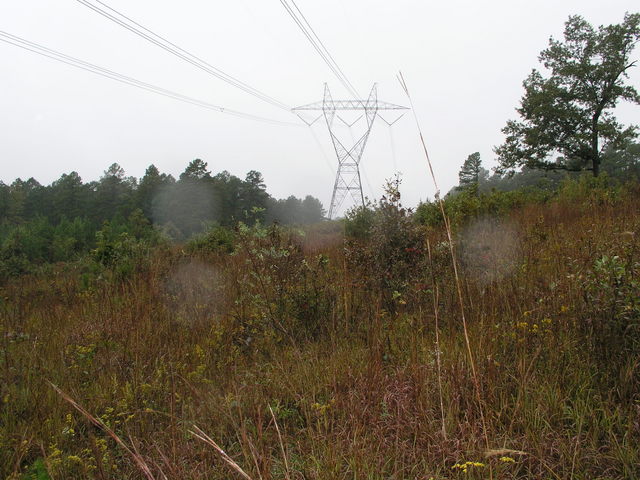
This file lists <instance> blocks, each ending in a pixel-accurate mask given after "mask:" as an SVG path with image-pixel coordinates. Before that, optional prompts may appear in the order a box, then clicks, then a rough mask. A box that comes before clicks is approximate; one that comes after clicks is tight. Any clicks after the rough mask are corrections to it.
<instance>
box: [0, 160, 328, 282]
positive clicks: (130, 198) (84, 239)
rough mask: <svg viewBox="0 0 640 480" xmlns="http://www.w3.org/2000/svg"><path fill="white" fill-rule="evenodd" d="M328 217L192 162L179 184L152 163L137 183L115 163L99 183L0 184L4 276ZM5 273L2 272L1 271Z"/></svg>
mask: <svg viewBox="0 0 640 480" xmlns="http://www.w3.org/2000/svg"><path fill="white" fill-rule="evenodd" d="M324 214H325V211H324V209H323V207H322V203H321V202H320V201H319V200H318V199H317V198H314V197H312V196H310V195H308V196H306V197H305V198H304V199H299V198H296V197H294V196H290V197H288V198H286V199H275V198H273V197H272V196H271V195H269V193H268V192H267V189H266V185H265V183H264V179H263V177H262V174H261V173H260V172H258V171H255V170H251V171H249V172H248V173H247V174H246V176H245V178H244V179H241V178H239V177H236V176H235V175H232V174H231V173H229V172H227V171H222V172H220V173H217V174H215V175H214V174H212V173H211V172H210V171H209V170H208V168H207V163H206V162H204V161H202V160H200V159H195V160H193V161H192V162H190V163H189V165H188V166H187V167H186V169H185V170H184V171H183V172H182V173H181V174H180V176H179V177H178V178H177V179H176V178H174V177H173V176H172V175H169V174H165V173H161V172H160V171H159V170H158V168H157V167H155V166H154V165H150V166H149V167H148V168H147V169H146V172H145V174H144V176H143V177H142V178H140V179H136V178H135V177H131V176H127V175H126V174H125V171H124V169H123V168H122V167H121V166H120V165H118V164H117V163H114V164H112V165H111V166H110V167H109V168H108V169H107V170H105V171H104V174H103V175H102V177H100V179H99V180H97V181H90V182H84V181H83V180H82V178H81V177H80V175H78V173H77V172H71V173H65V174H63V175H62V176H61V177H60V178H58V179H57V180H55V181H54V182H53V183H51V184H50V185H41V184H40V183H39V182H38V181H37V180H35V179H34V178H29V179H28V180H22V179H16V180H15V181H13V182H12V183H11V184H9V185H7V184H5V183H3V182H0V277H1V276H3V275H4V276H6V275H13V274H16V273H20V272H24V271H29V270H30V268H31V266H32V265H34V264H46V263H51V262H58V261H67V260H70V259H73V258H75V257H77V256H79V255H82V254H84V253H86V252H88V251H89V250H95V249H96V248H97V249H98V250H101V251H105V252H107V254H108V252H109V251H111V249H112V247H113V245H120V244H122V242H125V244H127V242H129V240H132V241H135V242H145V243H147V244H154V243H157V241H159V239H160V238H165V239H169V240H173V241H178V242H184V241H187V240H189V239H190V238H192V237H194V236H196V235H198V234H200V233H202V232H205V231H210V230H211V229H212V228H215V227H218V228H232V227H235V226H236V225H237V224H238V223H239V222H242V223H244V224H246V225H255V224H256V223H262V224H271V223H280V224H311V223H316V222H320V221H321V220H322V219H323V218H324ZM3 272H4V273H3Z"/></svg>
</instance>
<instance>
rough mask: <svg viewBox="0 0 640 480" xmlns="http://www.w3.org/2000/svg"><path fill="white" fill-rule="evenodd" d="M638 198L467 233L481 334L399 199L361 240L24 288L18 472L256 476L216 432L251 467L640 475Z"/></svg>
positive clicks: (416, 473)
mask: <svg viewBox="0 0 640 480" xmlns="http://www.w3.org/2000/svg"><path fill="white" fill-rule="evenodd" d="M637 199H638V192H637V190H636V189H626V190H624V189H623V190H617V191H616V192H610V191H605V190H600V191H590V192H583V194H582V196H579V197H577V198H569V197H565V198H557V199H556V200H552V201H549V202H547V203H546V204H544V205H542V204H530V205H526V206H524V207H521V208H518V209H516V210H514V211H512V212H511V213H510V214H505V215H503V216H501V217H491V218H490V219H489V217H484V218H483V219H480V220H477V219H476V220H470V221H468V222H467V223H464V224H461V225H460V226H458V227H456V229H455V230H456V232H457V233H456V238H458V241H457V242H456V247H457V258H458V259H459V267H460V285H461V294H462V299H463V311H464V316H465V319H466V325H467V333H468V337H467V338H468V345H467V343H466V340H465V334H464V328H463V327H464V325H463V321H462V315H461V307H460V304H459V299H458V296H457V293H456V281H455V277H454V276H453V273H452V268H451V266H452V264H451V256H450V253H449V248H448V243H447V242H446V237H445V234H444V231H441V230H439V229H437V228H426V227H421V226H417V225H416V224H414V223H413V221H412V220H411V219H410V217H409V216H408V215H407V213H406V212H404V211H403V210H401V209H398V208H397V207H396V206H394V205H391V204H389V205H387V207H388V208H387V209H386V210H384V209H381V210H380V211H379V212H380V213H379V215H380V218H379V219H378V221H377V223H376V224H375V225H374V227H373V228H374V229H376V230H375V235H373V236H371V237H369V238H368V239H365V240H362V241H357V240H353V239H347V240H345V239H344V238H343V236H342V233H341V227H340V225H339V224H324V225H322V226H318V227H316V228H315V229H311V230H310V231H308V232H307V233H306V235H301V234H300V232H293V231H289V230H284V229H280V228H277V227H274V228H268V229H265V228H261V227H253V228H249V227H247V228H242V229H240V230H239V231H237V232H236V240H235V251H234V253H233V254H229V253H226V252H224V251H213V250H209V251H206V250H202V249H201V250H197V251H195V252H194V251H190V250H189V251H185V250H183V249H181V248H178V247H158V248H156V249H154V250H150V251H148V252H145V253H141V254H139V256H138V257H137V258H136V263H135V268H134V269H133V271H131V272H129V273H128V274H126V275H122V274H118V271H117V269H116V268H115V266H113V267H112V268H105V269H103V270H101V271H95V270H91V269H88V268H87V267H86V265H85V264H83V263H82V262H79V263H77V264H59V265H56V266H53V267H51V268H50V269H49V270H48V271H47V272H46V273H43V274H42V275H31V276H22V277H19V278H15V279H13V280H10V281H9V282H7V283H6V284H5V285H4V286H3V287H2V303H1V308H2V310H1V313H2V317H1V318H2V332H3V335H2V345H1V349H2V350H1V357H0V360H1V365H0V375H1V379H2V380H1V382H0V384H1V387H0V388H1V393H2V395H1V398H2V416H1V417H0V418H1V421H0V465H1V466H0V475H1V476H2V477H3V478H10V479H23V478H25V479H26V478H38V479H44V478H52V479H72V478H97V479H134V478H156V479H161V478H170V479H186V478H192V479H216V478H220V479H223V478H224V479H228V478H241V475H240V474H239V473H238V472H237V471H234V470H233V469H232V468H231V467H230V466H229V465H228V464H226V463H225V462H224V461H223V459H222V458H221V456H220V455H219V454H218V452H216V450H215V449H214V448H212V447H211V446H210V445H207V444H206V443H205V442H203V441H201V440H199V439H197V438H196V437H195V436H194V435H193V433H191V432H193V431H194V430H195V428H196V427H198V428H200V429H202V431H203V432H205V433H206V434H207V435H209V436H210V437H211V438H212V439H213V440H215V441H216V442H217V443H218V444H219V445H220V447H221V448H222V449H223V450H224V451H225V452H226V453H227V454H228V455H229V456H230V457H231V458H233V459H234V460H235V461H236V462H237V463H238V465H239V466H240V467H241V468H242V469H243V470H244V471H246V472H247V474H248V475H249V476H250V477H251V478H252V479H263V480H268V479H291V480H295V479H303V478H305V479H327V480H334V479H383V478H384V479H423V480H427V479H430V478H434V479H440V478H478V479H479V478H496V479H498V478H499V479H508V478H532V479H533V478H535V479H540V478H549V479H589V480H591V479H596V478H599V479H621V478H638V477H639V476H640V467H639V465H640V396H639V395H640V390H639V383H638V382H639V379H640V377H639V362H640V333H639V332H638V328H639V319H640V284H639V280H638V273H639V271H640V259H639V258H638V254H639V247H640V242H639V239H638V235H637V234H636V233H634V232H638V229H639V227H640V210H639V208H638V207H639V205H638V200H637ZM469 245H471V247H469ZM429 252H430V254H429ZM436 325H437V328H436ZM438 346H439V348H438ZM470 353H471V355H472V357H471V358H472V359H473V363H472V362H471V361H470V355H469V354H470ZM474 371H475V374H474ZM49 382H51V383H52V384H54V385H56V386H57V387H58V388H59V389H60V390H61V391H62V392H65V393H66V394H67V395H68V396H69V397H70V398H72V399H74V400H75V401H76V402H77V403H78V404H79V405H80V406H82V408H84V409H86V411H87V412H88V413H89V414H91V415H92V416H95V417H96V419H97V420H96V421H97V422H99V423H101V424H103V425H104V426H106V427H107V428H108V429H110V430H111V431H112V432H113V433H114V435H116V436H117V437H118V438H119V439H120V440H121V442H123V444H124V445H125V446H126V448H128V449H129V452H127V450H126V449H125V448H123V446H122V445H119V444H118V443H117V442H116V441H115V440H114V439H113V438H112V437H111V436H109V434H108V433H106V432H105V429H104V428H101V427H98V426H96V425H95V424H94V423H91V421H90V420H89V419H88V418H87V417H86V416H85V415H83V414H81V413H80V412H79V411H78V410H76V409H74V407H73V406H72V405H71V403H69V402H68V401H67V400H65V398H63V395H61V394H59V393H57V392H56V391H55V390H54V388H53V387H52V386H51V385H50V384H49ZM271 412H273V415H272V413H271ZM274 419H275V422H274ZM277 427H278V428H279V431H278V428H277ZM279 434H281V436H280V435H279ZM134 457H135V458H134ZM136 458H137V460H136ZM285 459H286V460H285ZM466 462H475V463H466ZM144 465H146V467H144ZM456 465H458V466H456ZM145 468H148V469H149V470H148V472H147V473H145V471H144V469H145ZM45 471H46V472H48V474H47V473H45ZM27 472H30V473H28V474H27Z"/></svg>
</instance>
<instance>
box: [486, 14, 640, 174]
mask: <svg viewBox="0 0 640 480" xmlns="http://www.w3.org/2000/svg"><path fill="white" fill-rule="evenodd" d="M639 24H640V14H626V15H625V17H624V21H623V22H622V23H620V24H616V25H608V26H600V27H598V29H594V28H593V27H592V26H591V25H590V24H589V23H587V22H586V21H585V20H584V19H583V18H582V17H580V16H572V17H569V20H568V21H567V22H566V24H565V30H564V41H560V40H555V39H553V38H551V39H550V40H549V47H548V48H547V49H545V50H543V51H542V52H541V54H540V57H539V60H540V61H541V62H542V64H543V66H544V68H545V69H546V70H547V71H548V72H549V76H548V77H545V76H544V75H543V73H541V72H539V71H538V70H535V69H534V70H533V71H532V72H531V74H530V75H529V77H527V79H526V80H525V81H524V84H523V85H524V89H525V94H524V96H523V97H522V100H521V102H520V108H518V109H517V112H518V114H519V115H520V117H521V120H519V121H516V120H510V121H508V122H507V125H506V127H504V128H503V129H502V132H503V133H504V134H505V135H506V140H505V142H504V144H503V145H501V146H499V147H497V148H496V149H495V152H496V153H497V154H498V157H499V162H500V164H499V167H498V170H499V171H501V172H506V171H513V170H514V169H515V168H517V167H520V166H523V165H526V166H528V167H531V168H545V169H564V170H580V169H591V170H592V171H593V175H594V176H598V174H599V172H600V164H601V159H602V153H603V151H604V150H606V149H609V148H614V149H615V148H618V147H620V146H622V145H624V144H625V143H626V142H627V141H628V140H629V139H631V138H634V137H635V136H636V135H637V134H636V128H635V127H633V126H631V127H624V126H622V125H621V124H620V123H618V121H617V120H616V119H615V117H614V116H613V113H612V109H613V108H614V107H615V106H616V105H617V104H618V102H619V101H621V100H627V101H631V102H635V103H640V96H639V95H638V92H637V91H636V89H635V88H634V87H632V86H630V85H626V84H625V81H626V79H627V78H628V71H629V69H630V68H632V67H633V66H634V65H635V64H636V62H635V61H632V60H631V59H630V56H631V53H632V51H633V48H634V47H635V44H636V43H637V42H638V39H639V38H640V26H639ZM554 157H555V159H554Z"/></svg>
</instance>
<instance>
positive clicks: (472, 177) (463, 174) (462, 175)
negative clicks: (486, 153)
mask: <svg viewBox="0 0 640 480" xmlns="http://www.w3.org/2000/svg"><path fill="white" fill-rule="evenodd" d="M488 174H489V172H488V171H487V170H485V169H484V168H482V160H481V159H480V152H475V153H472V154H471V155H469V156H468V157H467V159H466V160H465V161H464V163H463V164H462V167H461V168H460V172H458V188H459V189H460V190H473V191H474V192H478V188H479V184H480V183H481V182H482V181H484V180H485V179H486V178H487V176H488Z"/></svg>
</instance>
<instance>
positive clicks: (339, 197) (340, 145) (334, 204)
mask: <svg viewBox="0 0 640 480" xmlns="http://www.w3.org/2000/svg"><path fill="white" fill-rule="evenodd" d="M292 110H293V112H294V113H296V115H298V116H299V117H300V115H299V114H298V113H297V112H300V111H309V110H316V111H322V113H321V114H320V115H319V116H318V117H317V118H316V119H315V120H313V121H312V122H308V121H307V120H305V119H304V118H302V117H300V118H302V120H303V121H304V122H305V123H306V124H307V125H309V126H311V125H313V124H314V123H315V122H316V121H318V120H319V119H320V118H321V117H322V116H324V119H325V121H326V123H327V128H328V130H329V135H330V136H331V142H332V143H333V148H334V150H335V152H336V157H337V158H338V171H337V173H336V180H335V183H334V185H333V194H332V195H331V206H330V207H329V218H330V219H331V218H333V215H334V214H335V213H336V212H337V211H338V209H339V208H340V207H341V206H342V203H343V202H344V199H345V198H346V197H347V196H348V195H351V197H352V198H353V200H354V202H355V203H356V204H358V203H361V204H362V206H364V195H363V193H362V182H361V181H360V161H361V160H362V154H363V152H364V147H365V146H366V145H367V140H368V139H369V134H370V133H371V128H372V127H373V122H374V120H375V119H376V117H379V116H380V114H379V112H380V111H381V110H407V107H403V106H401V105H395V104H393V103H387V102H382V101H379V100H378V90H377V86H376V84H374V85H373V88H372V89H371V93H369V97H368V98H367V99H366V100H357V99H354V100H334V99H333V98H332V97H331V92H330V91H329V86H328V85H327V84H326V83H325V84H324V98H323V99H322V101H320V102H315V103H310V104H308V105H302V106H300V107H296V108H294V109H292ZM342 110H350V111H353V112H364V113H363V114H361V115H360V116H359V117H357V118H356V119H355V120H354V121H353V122H351V123H349V122H348V121H346V120H345V119H343V118H342V117H341V116H340V115H339V114H337V113H336V111H342ZM402 115H404V113H402ZM402 115H400V116H399V117H398V118H396V119H395V120H394V121H392V122H387V120H385V119H384V118H382V117H380V118H382V119H383V120H384V121H385V123H387V124H388V125H392V124H393V123H395V122H396V121H398V120H399V119H400V117H402ZM363 117H364V119H365V122H366V124H365V128H364V132H363V133H362V135H361V136H360V138H359V139H358V140H355V139H353V142H354V143H353V144H352V145H351V146H350V147H348V144H347V143H346V142H345V140H344V139H339V138H338V136H337V135H336V130H335V126H334V119H335V118H338V119H339V120H340V121H341V122H342V123H344V124H345V125H346V126H347V127H352V126H353V125H354V124H356V123H357V122H358V121H359V120H360V119H361V118H363Z"/></svg>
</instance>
